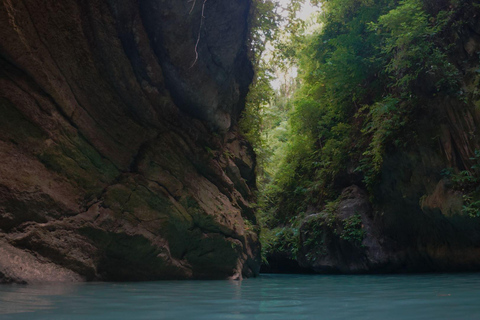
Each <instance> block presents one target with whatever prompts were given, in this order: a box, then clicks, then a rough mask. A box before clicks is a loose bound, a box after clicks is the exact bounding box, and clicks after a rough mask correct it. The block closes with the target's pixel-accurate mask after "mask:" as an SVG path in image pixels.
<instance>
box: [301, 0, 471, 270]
mask: <svg viewBox="0 0 480 320" xmlns="http://www.w3.org/2000/svg"><path fill="white" fill-rule="evenodd" d="M432 3H433V4H435V6H437V5H438V3H436V2H435V3H434V2H432ZM460 14H463V16H459V17H457V18H458V23H459V25H461V28H458V29H455V30H449V31H447V32H446V33H445V34H443V35H442V37H443V39H444V41H445V46H446V47H447V46H449V45H452V47H453V49H452V52H451V53H450V55H449V57H448V58H449V62H450V63H452V64H454V65H455V66H457V67H458V69H459V70H460V71H461V74H460V75H459V77H460V78H461V80H460V82H461V86H460V92H458V93H456V94H451V93H450V94H449V93H442V92H440V93H437V94H435V97H433V98H432V95H431V92H428V87H429V86H431V85H432V83H422V84H419V86H418V88H417V89H418V90H419V92H417V95H418V96H419V97H420V102H419V103H418V105H416V111H415V112H414V113H413V115H412V116H411V119H409V122H410V126H409V127H408V132H407V131H406V132H404V136H405V137H407V136H408V137H409V138H408V139H405V140H408V145H407V146H406V147H396V146H390V147H389V148H388V149H387V150H386V154H385V158H384V163H383V167H382V170H381V175H380V179H379V183H378V184H377V185H376V186H375V188H374V190H372V192H371V193H370V194H369V195H367V192H366V190H362V188H359V187H358V186H348V184H347V185H344V186H343V187H344V189H343V193H342V195H341V196H340V197H339V199H338V207H337V208H336V209H335V210H333V212H327V211H323V212H320V213H318V212H317V213H314V214H312V215H310V216H308V217H307V218H306V219H305V220H304V221H303V224H302V227H301V230H300V244H299V253H298V262H299V266H300V267H303V268H307V269H309V270H313V271H316V272H345V273H359V272H431V271H442V272H445V271H478V270H480V217H472V216H469V215H468V214H466V213H465V212H463V210H462V209H463V208H462V207H463V205H465V204H466V203H465V202H464V199H463V195H464V194H465V193H467V191H468V190H459V188H455V186H454V183H453V182H452V179H451V178H449V177H447V176H445V175H444V174H442V171H444V170H447V171H450V172H452V174H458V173H459V172H461V171H464V170H468V169H470V168H471V167H472V165H473V164H474V160H473V159H472V158H474V156H475V150H480V103H479V102H480V92H479V85H480V69H479V67H480V62H479V54H480V22H479V21H480V20H479V19H478V16H479V14H480V12H478V10H477V12H466V13H462V12H460V13H459V15H460ZM352 180H353V179H352ZM477 188H478V186H477ZM364 189H366V188H364ZM352 190H356V191H355V192H352ZM479 196H480V195H478V193H476V194H473V195H472V197H474V198H475V199H473V200H474V201H478V200H479ZM352 215H358V217H359V218H361V224H359V225H358V226H357V231H359V232H360V231H363V233H364V234H363V238H362V240H361V241H356V240H355V239H348V237H345V236H344V231H345V228H344V226H345V223H346V219H348V218H349V217H351V216H352ZM352 240H353V241H352ZM302 270H303V269H302Z"/></svg>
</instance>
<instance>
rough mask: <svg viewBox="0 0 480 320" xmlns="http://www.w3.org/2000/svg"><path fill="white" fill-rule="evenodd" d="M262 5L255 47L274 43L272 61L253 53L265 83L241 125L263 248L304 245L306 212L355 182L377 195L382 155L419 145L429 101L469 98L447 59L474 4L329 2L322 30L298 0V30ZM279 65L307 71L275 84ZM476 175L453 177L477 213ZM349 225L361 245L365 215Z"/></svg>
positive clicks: (347, 233) (346, 231)
mask: <svg viewBox="0 0 480 320" xmlns="http://www.w3.org/2000/svg"><path fill="white" fill-rule="evenodd" d="M256 2H258V4H257V5H258V8H259V12H260V11H262V10H263V14H266V16H265V18H263V17H262V16H261V14H260V15H259V16H258V17H260V18H259V20H258V23H257V25H258V26H259V31H258V32H257V33H255V34H254V38H255V39H257V40H256V41H260V44H259V45H257V47H258V48H259V49H258V52H263V51H264V50H265V48H266V43H267V41H270V43H271V44H272V45H273V47H275V48H276V49H277V50H276V51H275V54H273V56H274V57H273V59H272V60H270V61H269V62H268V63H267V62H266V61H265V60H264V61H262V60H260V59H257V60H255V61H258V67H257V80H256V82H255V83H254V88H253V89H252V91H251V94H250V97H249V100H248V104H247V111H246V113H245V115H244V119H243V120H242V121H243V123H242V128H243V129H244V132H245V133H246V135H247V136H248V137H249V138H250V139H251V141H253V142H254V146H255V150H256V152H257V154H258V155H259V164H260V168H261V170H260V172H259V177H260V183H259V187H260V190H259V202H260V205H259V207H260V221H261V224H262V226H263V228H264V240H263V241H264V244H265V248H264V250H267V251H268V250H292V251H295V250H298V248H297V247H296V246H295V245H294V244H295V241H294V240H293V239H294V238H295V236H293V235H295V232H294V231H293V230H296V228H294V227H293V225H296V224H298V221H299V220H300V219H301V217H303V215H304V214H303V213H304V212H307V211H308V210H309V208H316V210H318V209H320V208H324V207H325V205H326V204H329V203H334V202H332V200H334V199H337V197H338V194H339V192H340V190H341V189H343V188H344V187H346V186H347V185H346V184H351V183H352V182H351V181H352V180H354V181H355V183H357V184H358V183H362V181H363V183H364V184H365V186H366V187H367V188H369V189H370V190H373V188H374V187H375V186H376V185H377V183H378V181H379V177H380V173H381V171H382V168H383V166H384V158H385V156H386V155H387V154H388V153H389V152H390V151H391V150H399V149H400V150H401V149H402V148H406V147H408V146H409V145H410V144H412V142H414V141H415V138H416V137H415V134H414V133H412V131H413V130H412V129H413V128H415V124H414V122H415V119H416V118H417V117H418V115H419V114H422V112H423V111H424V108H425V106H424V105H425V103H424V102H425V101H429V100H431V99H434V98H435V97H437V96H446V95H448V96H453V97H456V98H457V99H459V100H462V99H466V98H465V97H462V95H461V90H460V86H459V78H460V72H459V69H458V68H459V67H458V62H457V61H450V60H449V58H448V57H449V54H450V51H449V50H450V49H451V45H450V44H451V43H452V42H453V41H452V40H451V39H450V38H448V37H446V36H445V34H446V33H448V34H450V35H451V34H454V32H455V31H452V30H458V28H459V26H460V25H461V24H462V21H461V19H459V18H458V15H459V12H461V11H462V10H463V11H465V10H467V9H465V8H467V7H468V6H469V5H470V4H469V2H465V1H453V0H452V1H447V2H448V5H440V4H438V3H436V2H434V1H433V2H432V1H427V0H402V1H398V0H376V1H373V0H320V1H317V3H319V4H320V5H321V8H322V11H321V13H319V15H318V22H319V25H320V27H318V28H317V29H316V30H313V31H312V29H308V32H307V26H306V24H305V23H302V22H301V21H299V20H298V19H296V18H295V10H297V9H298V6H299V4H300V3H301V2H302V1H301V0H296V1H294V2H292V11H291V12H290V15H289V18H287V19H290V22H291V23H290V24H289V25H282V23H283V22H282V18H279V17H278V16H277V17H273V16H269V15H271V14H275V13H276V12H275V10H274V9H272V7H271V5H272V4H273V2H269V1H267V0H257V1H256ZM442 3H443V2H442ZM468 8H470V7H468ZM266 11H268V12H266ZM263 19H265V20H263ZM279 26H282V29H284V30H283V33H281V32H279ZM262 28H269V29H268V31H265V30H264V29H262ZM280 35H281V36H280ZM274 63H275V64H277V65H278V64H280V65H281V67H282V68H283V67H285V66H287V65H296V66H297V67H298V77H297V80H296V81H292V83H290V84H289V86H288V87H289V88H290V90H286V89H285V90H284V89H281V90H278V91H277V92H275V90H273V88H272V87H271V85H270V81H271V79H272V78H273V74H274V67H273V64H274ZM475 97H477V96H475ZM477 98H478V97H477ZM472 99H473V98H472ZM452 172H453V171H452ZM444 174H448V173H447V172H444ZM450 174H451V173H450ZM456 177H457V176H456ZM477 177H478V167H477V168H475V169H474V168H472V169H471V170H468V173H467V172H464V173H460V174H459V175H458V177H457V178H455V179H457V180H458V181H457V182H456V183H457V184H459V185H465V186H468V188H467V187H465V188H466V189H465V190H467V189H468V190H467V191H466V192H465V195H466V197H465V199H464V200H465V201H464V204H465V208H464V211H465V212H466V213H468V214H469V215H472V216H474V215H479V213H478V208H479V206H480V203H479V202H478V201H477V200H476V199H479V194H480V192H479V191H478V188H476V187H475V188H474V187H473V186H474V185H475V186H478V185H479V184H480V183H479V181H480V180H478V178H477ZM362 179H363V180H362ZM360 180H362V181H360ZM327 209H328V205H327ZM327 211H328V210H327ZM335 221H336V220H335V219H333V218H332V219H329V220H328V219H327V223H328V224H329V225H328V226H327V227H330V228H333V229H336V228H338V227H339V225H338V223H340V222H338V221H337V222H335ZM341 227H343V231H339V234H338V235H339V236H340V237H341V238H342V239H345V240H348V241H352V242H355V243H361V241H362V239H363V236H364V230H363V229H362V228H361V219H360V217H358V216H357V215H355V216H353V217H352V218H349V219H346V220H345V221H344V222H342V226H341ZM266 228H267V229H268V228H270V229H275V230H276V231H275V233H272V232H270V231H272V230H270V231H268V230H267V231H265V230H266ZM278 228H280V229H278ZM340 229H341V228H340ZM340 229H339V230H340ZM314 238H315V239H317V240H318V241H320V239H321V237H320V236H319V237H314ZM287 240H288V241H287ZM282 241H283V242H282ZM312 241H314V240H312Z"/></svg>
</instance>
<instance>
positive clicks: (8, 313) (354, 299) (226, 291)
mask: <svg viewBox="0 0 480 320" xmlns="http://www.w3.org/2000/svg"><path fill="white" fill-rule="evenodd" d="M0 319H2V320H9V319H15V320H22V319H29V320H30V319H48V320H55V319H68V320H79V319H85V320H86V319H89V320H91V319H102V320H106V319H115V320H117V319H135V320H136V319H209V320H210V319H290V320H292V319H319V320H330V319H365V320H366V319H368V320H376V319H382V320H384V319H385V320H395V319H408V320H411V319H435V320H443V319H445V320H446V319H452V320H470V319H471V320H479V319H480V274H453V275H452V274H434V275H375V276H370V275H369V276H366V275H361V276H358V275H357V276H342V275H262V276H260V277H259V278H255V279H247V280H244V281H163V282H143V283H83V284H70V285H65V284H57V285H41V286H40V285H35V286H34V285H30V286H25V285H1V286H0Z"/></svg>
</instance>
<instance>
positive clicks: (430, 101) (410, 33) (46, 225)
mask: <svg viewBox="0 0 480 320" xmlns="http://www.w3.org/2000/svg"><path fill="white" fill-rule="evenodd" d="M304 2H305V1H291V2H288V3H289V4H292V5H291V7H288V8H284V10H283V11H285V12H287V13H288V12H289V18H281V17H279V16H278V11H282V10H280V9H278V8H277V7H276V6H278V5H279V2H278V1H270V0H254V1H253V0H208V1H207V0H88V1H87V0H62V1H53V0H52V1H35V0H0V159H1V161H0V283H29V284H30V283H42V282H83V281H149V280H167V279H242V278H249V277H256V276H257V275H258V274H259V272H260V268H261V265H263V269H262V271H264V272H272V273H291V272H295V273H302V272H304V273H342V274H345V273H347V274H351V273H354V274H355V273H405V272H457V271H461V272H464V271H470V272H472V271H478V270H480V132H479V130H480V129H479V126H480V6H479V5H478V3H477V2H476V1H473V0H468V1H467V0H466V1H456V0H441V1H433V0H403V1H396V0H382V1H367V0H348V1H347V0H345V1H343V0H331V1H311V2H312V3H314V4H316V5H319V7H316V8H317V9H318V10H317V11H318V12H316V14H317V15H316V18H315V19H316V20H315V23H314V24H313V26H312V25H308V24H307V23H305V22H299V21H298V20H295V19H294V18H292V17H295V14H296V11H295V10H298V8H299V7H301V6H302V3H304ZM295 8H296V9H295ZM289 10H290V11H289ZM275 14H277V16H275ZM282 19H284V20H283V21H287V22H288V23H290V24H288V23H285V22H283V23H284V24H283V25H282V23H281V22H280V21H281V20H282ZM289 19H290V20H289ZM292 19H293V20H292ZM282 28H283V29H285V30H283V31H285V32H286V33H283V34H282V33H281V32H283V31H282V30H281V29H282ZM288 32H290V34H288ZM275 37H276V38H275ZM287 38H288V39H289V40H288V41H286V43H283V42H282V41H284V40H285V39H287ZM269 41H271V42H270V43H269ZM272 48H273V49H272ZM264 50H265V51H264ZM269 50H270V51H271V52H269ZM275 50H276V51H275ZM262 52H266V55H269V54H271V55H272V56H275V54H277V56H282V55H283V56H282V58H279V59H280V60H281V59H285V60H282V61H281V62H282V63H284V64H285V65H287V64H288V63H292V64H294V67H295V68H296V69H295V70H298V77H297V78H295V79H294V80H292V81H291V82H292V83H291V84H289V85H290V86H291V87H290V88H289V90H290V91H288V90H287V89H286V87H287V85H286V84H284V85H285V86H284V87H283V89H281V90H277V91H276V92H275V90H273V89H272V88H271V83H268V81H272V79H273V78H274V76H273V74H274V73H275V72H276V71H278V70H274V67H272V66H271V65H269V66H267V67H266V66H262V64H261V63H262V62H261V61H262V60H261V59H260V57H259V56H260V53H262ZM272 52H275V54H273V53H272ZM277 56H275V57H273V58H272V59H276V58H278V57H277ZM288 59H290V60H289V62H288V63H287V62H285V61H286V60H288ZM292 61H293V62H292ZM277 62H278V60H277ZM262 77H263V78H262ZM262 81H263V82H262ZM282 90H283V91H282ZM287 91H288V93H287ZM269 117H270V118H269ZM262 139H263V140H262ZM257 219H258V221H257Z"/></svg>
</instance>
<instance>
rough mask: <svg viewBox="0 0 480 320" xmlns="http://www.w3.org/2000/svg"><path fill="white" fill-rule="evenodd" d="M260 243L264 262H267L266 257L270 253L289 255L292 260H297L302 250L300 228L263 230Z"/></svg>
mask: <svg viewBox="0 0 480 320" xmlns="http://www.w3.org/2000/svg"><path fill="white" fill-rule="evenodd" d="M260 242H261V244H262V259H263V261H264V262H267V261H266V257H267V255H268V254H269V253H287V254H289V255H290V256H291V257H292V259H296V258H297V253H298V250H299V248H300V244H299V235H298V228H294V227H281V228H274V229H266V228H265V229H262V231H261V233H260Z"/></svg>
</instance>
